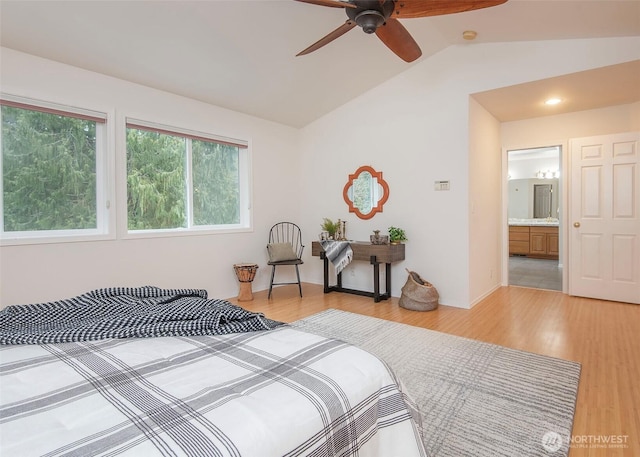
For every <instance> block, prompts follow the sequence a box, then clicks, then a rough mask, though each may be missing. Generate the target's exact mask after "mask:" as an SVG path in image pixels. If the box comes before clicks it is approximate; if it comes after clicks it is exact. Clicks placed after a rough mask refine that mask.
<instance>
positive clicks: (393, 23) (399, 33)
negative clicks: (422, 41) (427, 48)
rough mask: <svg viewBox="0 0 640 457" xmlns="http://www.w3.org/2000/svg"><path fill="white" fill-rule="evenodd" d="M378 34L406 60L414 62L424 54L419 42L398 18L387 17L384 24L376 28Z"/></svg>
mask: <svg viewBox="0 0 640 457" xmlns="http://www.w3.org/2000/svg"><path fill="white" fill-rule="evenodd" d="M376 35H378V38H380V40H382V42H383V43H384V44H386V45H387V47H388V48H389V49H391V50H392V51H393V52H394V53H396V55H397V56H398V57H400V58H401V59H402V60H404V61H405V62H413V61H414V60H416V59H417V58H418V57H420V56H421V55H422V51H421V50H420V47H419V46H418V43H416V42H415V40H414V39H413V37H412V36H411V35H410V34H409V32H408V31H407V29H405V28H404V25H402V24H401V23H400V21H398V20H397V19H393V18H389V19H387V22H385V24H384V25H381V26H380V27H378V28H377V29H376Z"/></svg>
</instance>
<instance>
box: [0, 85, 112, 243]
mask: <svg viewBox="0 0 640 457" xmlns="http://www.w3.org/2000/svg"><path fill="white" fill-rule="evenodd" d="M0 106H11V107H14V108H20V109H26V110H31V111H39V112H44V113H49V114H54V115H61V116H66V117H71V118H76V119H85V120H91V121H94V122H95V123H96V151H95V152H96V157H95V160H96V170H95V173H96V228H93V229H68V230H28V231H16V232H5V231H4V191H3V179H2V176H1V175H0V218H1V219H0V246H12V245H25V244H48V243H67V242H79V241H99V240H110V239H115V236H116V234H115V211H114V209H115V208H114V206H115V205H114V204H113V203H114V202H115V194H114V186H113V184H112V182H113V169H114V162H113V157H114V154H113V151H112V144H113V142H112V141H110V139H111V138H113V136H114V134H115V132H114V128H113V122H111V120H112V119H113V117H114V116H113V113H112V112H108V111H105V110H94V109H87V108H79V107H74V106H70V105H64V104H61V103H54V102H49V101H44V100H37V99H32V98H28V97H23V96H18V95H13V94H8V93H4V92H2V93H0ZM2 160H3V153H2V148H1V135H0V173H2Z"/></svg>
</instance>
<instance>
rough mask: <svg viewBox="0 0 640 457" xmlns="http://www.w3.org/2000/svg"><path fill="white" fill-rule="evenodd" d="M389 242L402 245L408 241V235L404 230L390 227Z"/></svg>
mask: <svg viewBox="0 0 640 457" xmlns="http://www.w3.org/2000/svg"><path fill="white" fill-rule="evenodd" d="M389 241H390V242H391V244H400V243H402V242H403V241H407V235H406V233H405V232H404V230H403V229H401V228H399V227H393V226H391V227H389Z"/></svg>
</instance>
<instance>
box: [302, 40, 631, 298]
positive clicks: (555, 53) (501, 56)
mask: <svg viewBox="0 0 640 457" xmlns="http://www.w3.org/2000/svg"><path fill="white" fill-rule="evenodd" d="M568 56H569V57H568ZM639 57H640V39H638V38H615V39H600V40H563V41H545V42H519V43H493V44H472V45H461V46H454V47H450V48H447V49H446V50H444V51H442V52H440V53H438V54H436V55H435V56H432V57H430V58H429V59H426V60H425V61H423V62H421V63H419V64H417V65H415V66H412V67H411V68H409V69H408V70H407V71H406V72H404V73H403V74H401V75H399V76H397V77H395V78H393V79H391V80H389V81H387V82H385V83H384V84H382V85H380V86H378V87H376V88H374V89H372V90H371V91H369V92H367V93H366V94H364V95H362V96H360V97H358V98H356V99H354V100H353V101H351V102H350V103H347V104H345V105H344V106H342V107H340V108H339V109H336V110H335V111H333V112H331V113H329V114H328V115H326V116H324V117H323V118H321V119H319V120H317V121H316V122H314V123H312V124H310V125H308V126H306V127H305V128H303V129H302V132H301V143H300V144H301V174H302V175H303V176H304V177H305V180H304V181H303V187H302V190H301V193H300V195H301V198H302V202H303V204H302V207H301V219H302V223H303V225H304V226H305V228H306V229H307V230H309V229H311V232H312V235H315V234H317V233H318V232H319V224H320V222H321V221H322V218H323V217H330V218H336V219H337V218H342V219H346V220H347V227H348V228H347V234H348V236H349V237H350V238H352V239H361V240H364V239H368V236H369V234H370V233H371V232H372V230H374V229H382V230H383V232H384V230H386V229H387V228H388V227H389V226H390V225H396V226H400V227H402V228H404V229H405V230H406V231H407V235H408V238H409V241H408V243H407V246H406V249H407V256H406V260H405V261H404V262H401V263H399V264H397V265H396V266H395V267H394V269H393V290H392V295H394V296H399V295H400V293H401V292H400V288H401V287H402V285H403V283H404V281H405V280H406V272H405V271H404V269H405V268H409V269H411V270H415V271H417V272H418V273H420V274H421V275H422V276H423V277H424V278H425V279H427V280H428V281H430V282H432V283H433V284H434V285H435V287H436V288H437V289H438V291H439V292H440V303H443V304H447V305H453V306H459V307H470V306H471V305H472V304H473V303H475V302H476V301H477V300H478V299H479V298H481V297H482V296H484V295H486V294H487V293H488V292H490V291H491V290H492V289H493V288H494V287H495V283H496V279H494V278H491V277H490V276H491V273H490V270H491V268H496V271H495V275H496V277H497V275H498V274H499V271H498V270H499V265H500V259H501V256H502V250H501V249H500V247H499V246H498V247H496V246H495V243H496V240H495V239H492V240H491V244H492V245H494V247H493V248H489V249H484V247H483V248H482V249H483V251H482V252H480V253H478V254H471V253H470V251H471V250H473V249H476V248H477V247H476V244H477V243H474V246H470V240H471V235H470V232H471V231H473V232H474V233H476V234H477V233H479V234H483V233H490V232H491V230H492V229H493V227H495V226H496V225H497V224H499V221H497V220H496V217H495V215H496V214H497V213H500V212H501V200H500V198H496V199H495V201H493V200H492V198H486V197H485V196H491V195H495V194H496V189H497V187H496V186H501V185H502V183H501V182H500V183H497V182H496V181H501V180H500V179H496V177H497V176H501V171H500V169H501V165H500V162H499V160H495V161H494V160H491V161H490V162H489V163H486V164H485V163H483V166H482V167H475V168H471V167H470V154H474V157H475V153H476V152H475V151H472V150H471V147H472V145H473V144H475V142H476V137H474V138H470V133H469V125H470V124H473V123H474V122H475V121H476V117H477V116H479V117H481V118H482V119H481V120H480V122H482V123H483V124H485V123H486V124H487V125H491V124H492V123H491V122H488V121H487V120H486V119H485V117H486V115H485V114H484V113H482V110H479V109H473V110H472V111H473V112H472V113H471V116H472V117H470V102H469V95H470V94H473V93H476V92H481V91H484V90H490V89H495V88H499V87H504V86H508V85H513V84H519V83H523V82H527V81H534V80H538V79H542V78H548V77H552V76H557V75H561V74H566V73H572V72H576V71H582V70H587V69H590V68H596V67H600V66H605V65H612V64H616V63H621V62H624V61H628V60H633V59H637V58H639ZM345 77H350V75H345ZM474 112H475V113H474ZM491 128H492V129H495V126H493V127H491ZM480 138H481V137H480ZM486 140H487V145H491V144H493V143H495V142H496V141H495V138H493V135H492V134H488V135H487V139H486ZM502 142H503V144H506V143H505V141H504V138H503V141H502ZM554 144H555V143H554ZM487 147H491V146H487ZM485 152H486V151H485V150H484V149H483V152H482V153H481V155H480V156H478V157H480V159H479V160H480V161H482V160H484V159H483V158H482V157H484V153H485ZM500 153H501V151H500V150H496V151H495V154H496V156H497V157H499V156H500ZM471 159H472V160H473V158H471ZM365 164H367V165H371V166H373V168H375V169H376V170H379V171H382V172H383V174H384V178H385V179H386V181H387V182H388V183H389V187H390V198H389V200H388V202H387V203H386V205H385V207H384V212H383V213H381V214H378V215H376V216H375V217H374V218H373V219H370V220H368V221H364V220H359V219H357V218H356V217H354V216H353V215H351V214H348V213H347V206H346V204H345V203H344V202H343V200H342V195H341V192H342V187H343V186H344V184H345V182H346V180H347V176H348V174H349V173H353V172H354V171H355V170H356V169H357V168H358V167H359V166H361V165H365ZM505 177H506V173H505ZM436 180H449V181H450V182H451V190H450V191H440V192H435V191H434V190H433V182H434V181H436ZM470 183H471V184H470ZM471 194H473V195H474V196H476V195H477V196H478V198H480V199H481V200H479V201H478V202H477V203H480V204H482V205H483V207H482V211H483V212H484V214H487V217H484V216H483V215H482V213H478V212H477V213H476V215H477V217H475V218H471V216H472V214H470V213H471V208H470V195H471ZM505 211H506V210H505ZM474 236H475V235H474ZM499 244H500V243H499V242H498V245H499ZM487 251H490V252H487ZM370 270H371V267H370V266H369V265H367V264H366V263H362V264H359V265H357V268H354V269H352V271H353V272H354V273H355V275H354V276H353V277H352V276H351V273H349V274H347V275H346V277H345V278H343V279H344V282H345V283H346V284H345V285H346V286H352V287H353V286H355V287H368V284H370V283H371V279H370V276H371V272H370ZM304 277H305V279H306V280H307V281H310V282H318V283H319V282H320V281H321V278H322V263H321V262H320V260H319V259H317V258H315V259H312V258H311V256H310V252H309V253H308V258H307V263H306V264H305V268H304ZM372 306H373V305H372Z"/></svg>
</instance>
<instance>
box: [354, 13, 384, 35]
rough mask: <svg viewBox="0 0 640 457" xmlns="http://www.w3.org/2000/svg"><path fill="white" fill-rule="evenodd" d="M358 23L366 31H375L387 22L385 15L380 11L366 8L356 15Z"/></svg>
mask: <svg viewBox="0 0 640 457" xmlns="http://www.w3.org/2000/svg"><path fill="white" fill-rule="evenodd" d="M355 21H356V24H358V25H359V26H360V27H362V30H364V33H374V32H375V31H376V29H377V28H378V27H380V26H381V25H382V24H384V22H385V18H384V15H383V14H382V13H381V12H380V11H376V10H365V11H362V12H361V13H358V15H356V17H355Z"/></svg>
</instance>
